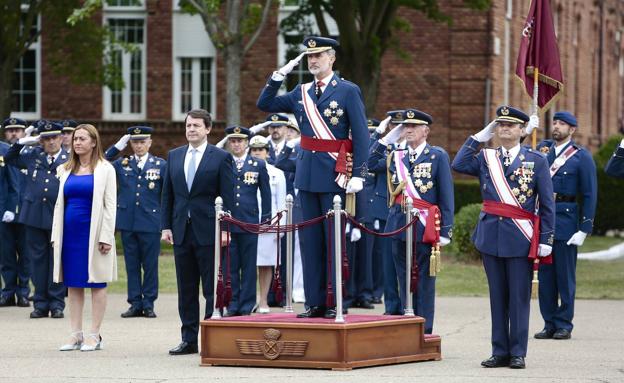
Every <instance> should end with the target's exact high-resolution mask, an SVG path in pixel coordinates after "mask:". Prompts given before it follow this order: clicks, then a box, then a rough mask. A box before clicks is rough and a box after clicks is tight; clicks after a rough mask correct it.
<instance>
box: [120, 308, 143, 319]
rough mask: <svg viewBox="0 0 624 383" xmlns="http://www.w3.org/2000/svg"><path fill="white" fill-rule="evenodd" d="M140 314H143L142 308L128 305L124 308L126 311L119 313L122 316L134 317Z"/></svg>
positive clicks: (140, 315)
mask: <svg viewBox="0 0 624 383" xmlns="http://www.w3.org/2000/svg"><path fill="white" fill-rule="evenodd" d="M142 316H143V310H140V309H137V308H134V307H130V308H129V309H128V310H126V312H123V313H121V317H122V318H136V317H142Z"/></svg>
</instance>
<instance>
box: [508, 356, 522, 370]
mask: <svg viewBox="0 0 624 383" xmlns="http://www.w3.org/2000/svg"><path fill="white" fill-rule="evenodd" d="M509 368H513V369H522V368H526V364H525V363H524V357H522V356H512V357H511V359H509Z"/></svg>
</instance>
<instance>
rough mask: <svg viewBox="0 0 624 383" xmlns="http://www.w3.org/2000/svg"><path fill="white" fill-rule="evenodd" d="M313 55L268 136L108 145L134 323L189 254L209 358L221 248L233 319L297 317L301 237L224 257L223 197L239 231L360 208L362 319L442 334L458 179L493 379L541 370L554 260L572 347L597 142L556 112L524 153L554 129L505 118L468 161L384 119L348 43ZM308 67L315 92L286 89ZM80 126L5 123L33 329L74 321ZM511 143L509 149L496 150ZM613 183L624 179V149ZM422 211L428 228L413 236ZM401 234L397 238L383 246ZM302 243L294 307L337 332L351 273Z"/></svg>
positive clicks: (353, 301) (132, 133)
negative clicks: (288, 294) (438, 323)
mask: <svg viewBox="0 0 624 383" xmlns="http://www.w3.org/2000/svg"><path fill="white" fill-rule="evenodd" d="M303 45H304V46H305V50H304V52H303V53H302V54H301V55H300V56H298V57H297V58H295V59H293V60H291V61H290V62H289V63H287V64H286V65H285V66H283V67H282V68H280V69H279V70H277V71H275V72H273V73H272V74H271V75H270V78H269V79H268V82H267V84H266V86H265V87H264V88H263V89H262V90H261V92H260V95H259V98H258V101H257V106H258V108H259V109H260V110H261V111H263V112H266V113H268V115H267V116H266V117H265V118H264V120H265V121H264V122H263V123H260V124H258V125H255V126H253V127H250V128H247V127H244V126H239V125H235V126H229V127H227V129H226V130H225V134H226V135H225V138H224V139H223V140H222V141H221V142H219V143H218V144H217V145H216V146H213V145H211V144H209V143H208V139H207V136H208V135H209V134H210V131H211V128H212V119H211V116H210V114H209V113H207V112H206V111H204V110H201V109H197V110H192V111H189V112H188V114H187V116H186V119H185V134H186V140H187V141H188V144H187V145H184V146H181V147H178V148H175V149H173V150H171V151H170V152H169V153H168V156H167V158H166V159H163V158H159V157H157V156H155V155H153V154H151V153H150V147H151V144H152V136H153V135H156V134H157V132H154V130H153V129H152V128H151V127H149V126H132V127H129V128H128V129H127V132H126V134H124V135H123V136H122V137H121V138H120V139H119V140H118V141H117V142H116V143H115V144H114V145H113V146H111V147H110V148H108V150H107V151H106V158H107V160H109V161H110V162H111V163H112V164H113V165H114V167H115V170H116V173H117V184H118V198H117V222H116V229H117V230H118V232H119V234H120V237H121V241H122V244H123V250H124V251H123V252H124V260H125V265H126V272H127V301H128V305H129V307H128V309H127V311H125V312H123V313H121V316H122V317H123V318H131V317H144V318H155V317H156V316H157V314H156V308H155V301H156V300H157V298H158V282H159V281H158V257H159V255H160V246H161V241H164V242H167V243H169V244H171V245H173V250H174V258H175V267H176V280H177V286H178V302H179V303H178V311H179V315H180V319H181V322H182V326H181V343H180V344H179V345H178V346H176V347H175V348H173V349H171V350H170V351H169V353H170V354H172V355H181V354H189V353H195V352H197V351H198V346H197V344H198V343H197V338H198V329H199V320H200V319H201V318H203V319H208V318H210V317H211V316H212V315H213V314H214V312H213V310H214V309H213V308H214V307H215V302H214V301H213V296H214V286H215V284H216V283H215V280H214V277H215V270H214V260H213V254H214V247H215V246H223V248H224V249H225V248H227V249H228V252H227V253H228V254H229V257H228V258H227V259H226V258H225V257H223V259H222V262H221V264H222V265H223V269H222V270H221V272H222V273H223V274H226V273H228V274H227V277H228V278H227V281H228V287H231V297H230V299H229V300H228V302H227V303H228V305H227V307H225V309H224V310H222V312H221V313H220V314H222V315H224V316H230V317H231V316H240V315H250V314H252V313H253V312H256V311H257V312H258V313H268V312H269V311H270V309H269V308H268V306H282V305H284V304H285V303H286V302H284V300H283V298H280V297H279V296H278V294H275V293H274V292H272V291H267V290H268V287H267V286H268V285H272V284H273V281H271V278H272V276H273V275H275V274H276V273H274V272H273V268H274V267H277V265H278V264H279V265H280V267H281V271H280V273H279V274H281V275H285V274H286V270H285V267H284V265H285V263H286V262H285V259H284V257H285V255H286V253H287V251H286V241H285V238H284V237H282V238H279V239H278V238H276V237H271V238H268V237H267V238H264V239H263V237H262V234H261V235H258V234H254V233H252V232H250V231H249V230H246V229H244V228H243V227H239V226H237V225H230V227H229V232H230V233H229V235H228V239H227V240H226V239H224V238H221V239H220V242H221V243H218V242H219V239H215V236H214V235H213V233H214V230H215V227H214V225H215V222H214V217H215V210H214V206H215V202H216V200H217V197H221V198H222V201H223V206H224V210H225V211H227V212H228V213H229V215H231V217H232V218H234V219H236V220H238V221H241V222H244V223H247V224H259V223H263V222H267V221H268V220H270V219H271V218H272V217H274V216H275V215H276V214H277V213H278V211H280V210H282V209H283V199H284V198H283V196H284V193H288V194H290V195H292V196H293V197H294V211H293V216H294V220H295V222H303V221H308V220H311V219H314V218H317V217H319V216H323V215H325V214H326V213H327V212H328V211H329V210H331V209H332V208H333V199H334V197H335V196H336V195H338V196H340V197H341V199H342V201H343V203H344V201H346V200H347V199H349V198H351V197H354V198H355V206H356V210H355V218H356V219H357V221H358V222H359V223H360V224H361V225H362V226H360V227H356V226H353V227H352V225H350V224H348V225H346V228H345V241H346V242H347V244H346V248H347V253H348V255H349V267H350V269H349V274H350V278H349V280H348V281H347V283H346V294H345V295H344V297H343V299H344V301H343V303H344V304H343V306H342V307H343V311H344V313H347V312H348V309H349V308H363V309H372V308H374V305H375V304H382V303H383V305H384V314H385V315H403V314H404V313H405V312H406V311H408V310H409V311H411V310H413V312H414V313H415V314H416V315H418V316H421V317H423V318H424V319H425V332H426V333H432V332H433V327H434V315H435V283H436V277H435V272H434V270H433V269H435V268H436V257H439V252H440V248H441V247H444V246H446V245H448V244H449V243H450V242H451V241H452V232H453V218H454V210H455V203H454V190H453V175H452V172H451V169H453V170H455V171H456V172H458V173H462V174H465V175H468V176H472V177H476V178H477V179H478V180H479V184H480V191H481V196H482V198H483V209H482V211H481V213H480V215H479V218H478V222H477V224H476V230H475V232H474V235H473V238H472V239H473V242H474V244H475V246H476V248H477V249H478V251H479V252H480V253H481V255H482V260H483V265H484V268H485V272H486V275H487V280H488V285H489V290H490V304H491V319H492V334H491V342H492V354H491V357H490V358H488V359H486V360H484V361H483V362H482V363H481V364H482V366H484V367H511V368H524V367H525V359H524V358H525V357H526V355H527V345H528V338H529V335H528V321H529V307H530V304H529V303H530V294H531V279H532V275H533V269H534V267H536V266H537V265H538V264H539V265H540V267H539V275H540V284H539V301H540V312H541V315H542V318H543V320H544V327H543V330H542V331H540V332H539V333H537V334H535V335H534V337H535V338H537V339H569V338H570V337H571V334H572V330H573V317H574V299H575V287H576V280H575V268H576V260H577V249H578V247H579V246H581V245H582V244H583V242H584V240H585V239H586V237H587V236H588V235H589V234H591V232H592V227H593V219H594V215H595V211H596V196H597V185H596V171H595V165H594V162H593V160H592V158H591V155H590V153H589V152H588V151H587V150H586V149H585V148H583V147H582V146H580V145H578V144H577V143H575V142H574V140H573V135H574V133H575V132H576V131H578V129H580V127H579V126H578V123H577V120H576V117H575V116H574V115H572V114H571V113H569V112H565V111H560V112H557V113H555V114H554V118H553V129H552V137H550V138H549V139H547V140H544V141H542V142H540V143H539V145H537V147H536V148H531V147H530V146H529V145H526V144H523V140H524V137H525V136H526V135H528V134H530V133H531V132H532V131H533V130H534V129H538V128H539V125H540V121H539V118H538V117H537V115H532V116H528V115H527V114H525V113H524V112H523V111H522V110H520V109H518V108H514V107H512V106H501V107H499V108H498V109H497V111H496V118H495V119H494V120H493V121H492V122H491V123H490V124H488V125H487V126H485V127H484V128H483V129H482V130H481V131H479V132H477V133H476V134H474V135H471V136H469V137H467V139H466V141H465V143H464V144H463V146H462V147H461V148H460V149H459V152H458V153H457V155H456V156H455V158H454V159H453V160H452V161H451V158H450V156H449V154H448V152H447V150H445V149H444V148H441V147H439V146H434V145H431V144H430V143H429V142H428V138H429V133H430V131H431V130H432V129H435V123H434V120H433V118H432V116H431V115H430V114H428V113H426V112H424V111H422V110H419V109H416V108H414V107H412V106H409V105H406V106H404V107H403V108H401V109H396V110H391V111H388V112H387V113H386V116H385V118H384V119H383V120H381V121H379V120H376V119H373V118H367V116H366V112H365V107H364V103H363V97H362V94H361V92H360V89H359V87H358V86H357V85H355V84H353V83H351V82H349V81H347V80H345V79H343V78H341V77H339V76H338V75H337V74H336V73H335V72H334V70H333V64H334V62H335V60H336V52H335V48H336V47H337V46H338V42H337V41H336V40H333V39H330V38H325V37H317V36H312V37H308V38H306V39H305V40H304V41H303ZM303 57H306V60H307V65H308V69H309V71H310V73H311V74H312V75H313V76H314V81H312V82H310V83H305V84H300V85H297V86H296V87H295V88H294V89H293V90H290V91H289V92H286V93H280V92H279V90H280V88H281V86H282V83H283V81H284V79H285V78H286V76H287V75H288V74H289V73H290V72H291V71H292V70H293V69H294V68H295V67H297V66H298V65H299V63H300V60H302V59H303ZM76 125H77V124H76V123H75V122H74V121H71V120H66V121H60V122H51V121H43V120H41V121H36V122H33V123H32V124H27V123H26V122H25V121H23V120H21V119H18V118H8V119H6V120H5V121H4V123H3V125H2V127H3V132H4V135H5V137H4V138H5V141H6V143H3V142H0V193H1V194H0V209H1V210H0V215H2V225H1V230H2V231H1V233H0V234H1V236H2V237H1V240H2V254H1V258H0V267H1V268H0V271H1V276H2V281H3V288H2V292H1V295H0V306H3V307H4V306H21V307H30V301H29V300H30V299H32V301H33V303H32V305H33V311H32V312H31V313H30V317H31V318H43V317H48V316H51V317H52V318H62V317H63V316H64V314H63V310H64V307H65V303H64V298H65V288H64V287H63V285H61V284H56V283H53V281H52V278H51V275H52V264H51V263H52V253H51V247H50V231H51V227H52V209H53V207H54V204H55V201H56V197H57V194H58V192H59V190H58V187H59V181H58V178H57V176H56V168H57V167H58V166H59V165H61V164H62V163H64V162H65V161H67V159H68V151H69V150H70V143H71V140H72V130H73V129H74V128H75V127H76ZM265 131H266V134H265ZM265 135H266V137H265ZM493 139H494V140H495V142H498V143H499V144H500V146H498V147H489V146H487V143H488V142H492V140H493ZM128 144H130V150H129V151H128V150H126V148H127V146H128ZM122 153H129V154H122ZM606 171H607V173H608V174H610V175H612V176H614V177H624V140H623V141H622V143H621V144H620V146H619V147H618V148H617V149H616V152H615V153H614V155H613V157H612V158H611V160H610V161H609V163H608V165H607V167H606ZM579 196H580V198H579ZM408 199H409V200H410V202H409V204H410V206H413V209H412V210H411V211H409V212H408V211H407V205H408ZM408 213H409V214H410V216H412V215H413V216H414V217H415V218H414V219H415V223H414V225H413V227H411V228H408V229H405V228H404V226H405V225H406V220H407V217H406V215H407V214H408ZM406 230H413V233H414V236H415V237H414V242H415V244H414V247H413V253H414V262H413V263H414V265H413V270H406ZM390 232H394V233H395V234H394V235H391V236H390V237H383V236H379V235H378V234H383V233H390ZM215 240H216V241H217V243H215ZM228 240H229V242H227V241H228ZM294 242H295V243H294V247H295V248H294V254H295V259H294V264H295V267H294V274H293V297H294V299H295V300H296V301H302V302H305V311H304V312H301V313H299V314H298V317H299V318H319V317H322V318H335V317H336V316H337V313H336V309H337V304H336V300H335V297H336V295H337V294H336V288H337V286H336V281H335V279H334V273H333V272H331V270H335V267H340V265H335V264H334V258H333V255H332V252H331V249H332V247H331V246H328V245H329V244H330V243H331V238H329V236H328V221H325V222H324V223H322V224H319V225H313V226H307V227H305V228H302V229H301V230H299V231H298V232H297V233H296V236H295V241H294ZM278 248H279V249H280V254H281V257H282V259H281V260H280V262H277V260H276V259H275V256H276V253H277V249H278ZM267 249H271V250H270V251H268V252H267V251H266V250H267ZM222 253H223V252H222ZM261 259H262V261H261ZM257 266H258V269H256V267H257ZM267 268H268V269H267ZM267 270H268V271H267ZM258 275H259V276H258ZM407 278H410V282H411V285H412V288H411V289H410V291H407V290H406V282H407V281H406V279H407ZM29 281H32V284H33V286H34V294H32V295H31V292H30V285H29ZM257 281H259V282H260V292H261V294H260V295H261V296H258V295H259V293H258V291H257ZM200 285H201V287H202V294H203V296H204V298H205V300H206V308H205V312H204V313H203V315H200V311H199V310H200V305H199V286H200ZM409 295H411V297H410V298H411V299H408V296H409ZM408 302H412V307H408Z"/></svg>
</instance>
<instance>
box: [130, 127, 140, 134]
mask: <svg viewBox="0 0 624 383" xmlns="http://www.w3.org/2000/svg"><path fill="white" fill-rule="evenodd" d="M132 133H134V134H141V128H134V130H133V131H132Z"/></svg>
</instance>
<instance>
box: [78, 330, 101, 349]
mask: <svg viewBox="0 0 624 383" xmlns="http://www.w3.org/2000/svg"><path fill="white" fill-rule="evenodd" d="M87 336H88V337H89V338H91V339H93V340H95V341H96V342H97V343H96V344H95V345H90V344H86V343H84V342H83V343H82V346H80V351H96V350H101V349H103V348H104V344H103V343H102V336H101V335H100V334H87Z"/></svg>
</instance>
